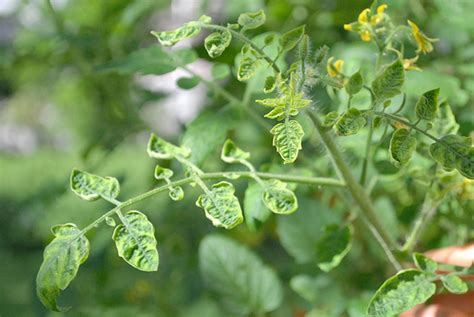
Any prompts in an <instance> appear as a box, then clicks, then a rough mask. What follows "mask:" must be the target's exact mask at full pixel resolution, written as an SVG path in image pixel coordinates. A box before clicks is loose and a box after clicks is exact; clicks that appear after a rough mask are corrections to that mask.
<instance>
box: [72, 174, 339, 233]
mask: <svg viewBox="0 0 474 317" xmlns="http://www.w3.org/2000/svg"><path fill="white" fill-rule="evenodd" d="M229 173H232V175H235V176H239V177H244V178H254V175H257V176H258V177H260V178H261V179H278V180H281V181H284V182H290V183H301V184H307V185H317V186H334V187H344V186H345V183H344V182H342V181H339V180H337V179H333V178H325V177H309V176H298V175H286V174H285V175H282V174H273V173H262V172H255V173H254V172H249V171H236V172H215V173H203V174H201V175H199V178H200V179H203V180H206V179H209V180H211V179H222V178H226V175H228V174H229ZM192 182H195V179H194V176H190V177H186V178H183V179H180V180H177V181H174V182H171V183H169V184H166V185H163V186H160V187H157V188H154V189H151V190H149V191H147V192H145V193H143V194H140V195H138V196H135V197H133V198H130V199H128V200H126V201H124V202H119V201H115V202H112V201H114V200H109V201H110V202H112V203H113V204H116V203H118V205H116V207H114V208H113V209H111V210H109V211H108V212H106V213H105V214H103V215H102V216H100V217H99V218H97V219H96V220H95V221H93V222H92V223H91V224H89V225H88V226H86V227H84V229H82V230H81V233H80V234H79V236H82V235H84V234H85V233H86V232H88V231H89V230H91V229H92V228H94V227H96V226H97V225H98V224H99V223H101V222H103V221H104V220H105V218H107V217H109V216H111V215H113V214H114V213H116V212H117V210H121V209H123V208H126V207H128V206H131V205H134V204H136V203H138V202H140V201H142V200H145V199H148V198H150V197H152V196H154V195H156V194H159V193H161V192H163V191H165V190H168V188H170V187H175V186H181V185H186V184H189V183H192Z"/></svg>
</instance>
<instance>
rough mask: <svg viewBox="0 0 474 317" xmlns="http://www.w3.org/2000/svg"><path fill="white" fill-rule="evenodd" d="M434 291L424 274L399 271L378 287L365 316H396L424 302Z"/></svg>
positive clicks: (432, 284) (434, 286)
mask: <svg viewBox="0 0 474 317" xmlns="http://www.w3.org/2000/svg"><path fill="white" fill-rule="evenodd" d="M435 291H436V284H435V283H433V282H432V281H431V280H430V279H429V277H428V275H427V274H426V273H423V272H421V271H418V270H414V269H408V270H404V271H400V272H398V273H397V275H395V276H393V277H391V278H390V279H388V280H387V281H385V283H383V284H382V286H380V288H379V289H378V290H377V292H376V293H375V295H374V296H373V297H372V299H371V301H370V304H369V307H368V309H367V314H368V316H369V317H387V316H395V315H398V314H400V313H402V312H404V311H406V310H408V309H410V308H412V307H414V306H416V305H418V304H421V303H424V302H426V301H427V300H428V299H429V298H430V297H431V296H433V294H434V293H435Z"/></svg>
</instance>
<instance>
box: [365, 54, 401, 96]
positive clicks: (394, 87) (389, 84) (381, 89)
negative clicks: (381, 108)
mask: <svg viewBox="0 0 474 317" xmlns="http://www.w3.org/2000/svg"><path fill="white" fill-rule="evenodd" d="M404 80H405V70H404V69H403V64H402V62H401V61H400V60H399V59H397V60H396V61H395V62H393V63H392V64H390V65H388V66H387V68H385V69H384V71H383V72H382V74H380V75H379V76H377V78H375V80H374V81H373V82H372V91H373V93H374V95H375V97H376V98H377V100H378V101H379V102H381V101H384V100H386V99H389V98H392V97H395V96H396V95H399V94H400V93H401V92H400V89H401V88H402V85H403V82H404Z"/></svg>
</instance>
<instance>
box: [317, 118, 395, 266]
mask: <svg viewBox="0 0 474 317" xmlns="http://www.w3.org/2000/svg"><path fill="white" fill-rule="evenodd" d="M309 115H310V117H311V119H312V120H313V123H314V125H315V127H316V130H317V131H318V134H319V136H320V137H321V141H322V142H323V143H324V145H325V147H326V149H327V150H328V153H329V156H330V158H331V160H332V161H333V163H334V165H335V167H336V169H337V171H338V173H339V174H340V176H341V177H342V179H344V181H345V182H346V187H347V189H348V190H349V192H350V193H351V195H352V197H353V198H354V200H355V201H356V202H357V204H358V205H359V207H360V210H361V211H362V213H363V215H364V216H365V218H366V220H367V222H368V224H369V228H370V230H371V232H372V234H373V235H374V237H375V239H376V240H377V242H378V243H379V244H380V246H381V247H382V248H383V250H384V252H385V254H386V255H387V258H388V259H389V261H390V263H391V264H392V265H393V267H394V268H395V269H396V270H400V269H401V268H402V266H401V265H400V263H399V262H398V261H397V259H396V258H395V255H394V254H393V253H392V249H394V248H395V245H394V242H393V241H392V239H391V238H390V236H389V235H388V232H387V230H386V229H385V228H384V227H383V226H382V225H381V223H380V221H379V219H378V217H377V214H376V212H375V209H374V207H373V205H372V202H371V201H370V198H369V197H368V195H367V194H366V192H365V191H364V189H363V188H362V187H361V186H360V185H359V183H358V182H357V181H356V179H355V178H354V176H353V175H352V173H351V171H350V169H349V167H348V166H347V164H346V162H345V161H344V159H343V157H342V154H341V153H340V151H339V150H338V148H337V146H336V143H335V142H334V140H333V139H332V137H331V136H330V135H328V134H327V133H326V131H325V130H324V128H323V126H322V124H321V121H320V120H319V118H318V117H317V116H316V115H315V114H314V113H309Z"/></svg>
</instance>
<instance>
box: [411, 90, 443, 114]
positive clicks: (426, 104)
mask: <svg viewBox="0 0 474 317" xmlns="http://www.w3.org/2000/svg"><path fill="white" fill-rule="evenodd" d="M438 95H439V88H437V89H433V90H430V91H427V92H425V93H424V94H423V95H422V96H421V97H420V99H418V102H417V103H416V106H415V112H416V116H417V117H418V119H423V120H427V121H432V120H433V119H434V118H436V113H437V111H438Z"/></svg>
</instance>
